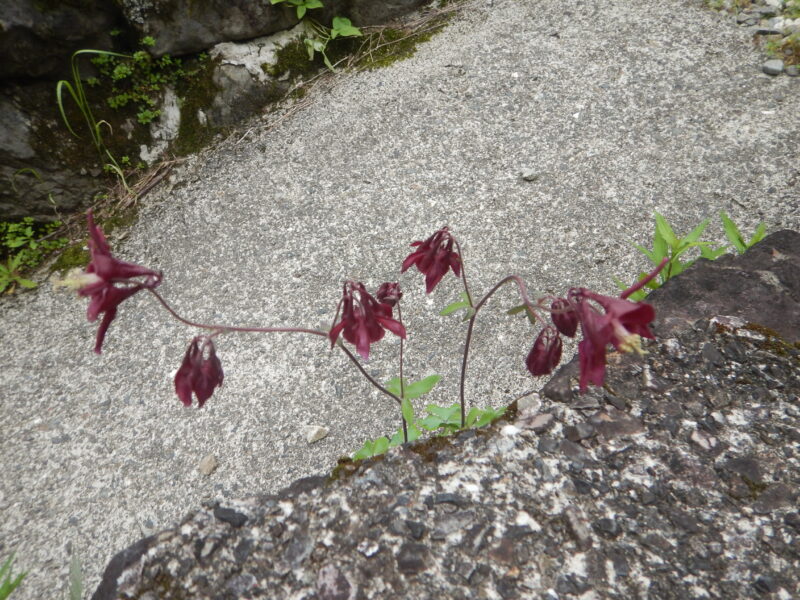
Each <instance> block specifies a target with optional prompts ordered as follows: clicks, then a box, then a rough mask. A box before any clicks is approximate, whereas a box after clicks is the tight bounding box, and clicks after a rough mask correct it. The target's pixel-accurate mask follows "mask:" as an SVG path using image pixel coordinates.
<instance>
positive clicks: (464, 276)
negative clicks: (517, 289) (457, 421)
mask: <svg viewBox="0 0 800 600" xmlns="http://www.w3.org/2000/svg"><path fill="white" fill-rule="evenodd" d="M453 241H454V242H455V243H456V248H457V249H458V258H459V260H460V262H461V280H462V281H463V282H464V293H465V294H466V295H467V302H469V305H470V307H472V308H475V304H474V303H473V302H472V294H470V293H469V285H468V284H467V270H466V269H465V268H464V253H463V252H462V251H461V244H459V243H458V240H457V239H456V238H453ZM462 427H463V425H462Z"/></svg>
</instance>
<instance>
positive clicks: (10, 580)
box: [0, 554, 27, 600]
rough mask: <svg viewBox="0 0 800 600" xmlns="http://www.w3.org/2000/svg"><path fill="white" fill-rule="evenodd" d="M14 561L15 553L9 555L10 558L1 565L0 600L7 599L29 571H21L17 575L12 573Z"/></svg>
mask: <svg viewBox="0 0 800 600" xmlns="http://www.w3.org/2000/svg"><path fill="white" fill-rule="evenodd" d="M13 562H14V555H13V554H12V555H11V556H9V557H8V560H6V562H4V563H3V566H2V567H0V600H6V598H8V597H9V596H10V595H11V592H13V591H14V590H15V589H17V587H19V584H20V583H22V580H23V579H25V576H26V575H27V573H19V574H18V575H17V576H16V577H14V576H13V575H12V574H11V564H12V563H13Z"/></svg>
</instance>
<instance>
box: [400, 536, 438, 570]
mask: <svg viewBox="0 0 800 600" xmlns="http://www.w3.org/2000/svg"><path fill="white" fill-rule="evenodd" d="M429 564H430V558H429V556H428V548H427V546H423V545H422V544H411V543H405V544H403V546H402V547H401V548H400V552H398V554H397V570H398V571H400V572H401V573H402V574H403V575H416V574H417V573H421V572H422V571H424V570H425V569H427V568H428V565H429Z"/></svg>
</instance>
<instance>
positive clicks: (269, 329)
mask: <svg viewBox="0 0 800 600" xmlns="http://www.w3.org/2000/svg"><path fill="white" fill-rule="evenodd" d="M147 291H149V292H150V293H151V294H153V295H154V296H155V297H156V299H157V300H158V301H159V302H160V303H161V306H163V307H164V308H165V309H166V310H167V312H169V314H171V315H172V316H173V317H174V318H175V319H177V320H178V321H180V322H181V323H183V324H184V325H189V326H190V327H199V328H201V329H211V330H212V331H214V334H212V335H217V334H219V333H221V332H224V331H237V332H240V333H308V334H311V335H319V336H322V337H324V338H326V339H327V337H328V334H327V332H325V331H319V330H318V329H304V328H302V327H231V326H229V325H208V324H206V323H196V322H194V321H190V320H189V319H185V318H183V317H182V316H180V315H179V314H178V313H177V312H176V311H175V309H174V308H172V307H171V306H170V305H169V304H168V303H167V301H166V300H164V298H162V297H161V295H160V294H159V293H158V292H156V291H155V290H152V289H150V288H147ZM338 346H339V347H340V348H341V349H342V350H343V351H344V353H345V354H346V355H347V356H348V358H350V360H352V361H353V364H354V365H355V366H356V367H357V368H358V370H359V371H361V374H362V375H363V376H364V377H366V378H367V381H369V382H370V383H371V384H372V385H374V386H375V387H376V388H378V389H379V390H380V391H381V392H383V393H384V394H386V395H387V396H390V397H392V398H394V400H395V401H396V402H397V403H398V404H399V405H402V400H400V398H398V397H397V396H395V395H394V394H393V393H392V392H390V391H389V390H387V389H386V388H385V387H383V386H382V385H381V384H380V383H378V382H377V381H375V379H373V378H372V377H371V376H370V375H369V373H367V372H366V371H365V370H364V367H362V366H361V363H359V362H358V359H357V358H356V357H355V356H353V353H352V352H350V351H349V350H348V349H347V348H346V347H345V346H344V344H342V342H341V340H339V342H338Z"/></svg>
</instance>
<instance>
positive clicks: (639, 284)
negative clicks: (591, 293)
mask: <svg viewBox="0 0 800 600" xmlns="http://www.w3.org/2000/svg"><path fill="white" fill-rule="evenodd" d="M668 262H669V259H668V258H663V259H662V260H661V263H660V264H659V265H658V266H657V267H656V268H655V269H653V270H652V271H651V272H650V273H648V275H647V277H645V278H644V279H640V280H639V281H637V282H636V283H635V284H633V285H632V286H631V287H629V288H628V289H627V290H625V291H624V292H622V294H620V298H622V299H623V300H625V299H626V298H627V297H628V296H630V295H631V294H634V293H636V292H638V291H639V290H640V289H642V288H643V287H644V286H646V285H647V284H648V283H650V282H651V281H653V279H655V278H656V277H657V276H658V274H659V273H660V272H661V269H663V268H664V265H666V264H667V263H668ZM670 268H671V267H670ZM667 279H669V277H667Z"/></svg>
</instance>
